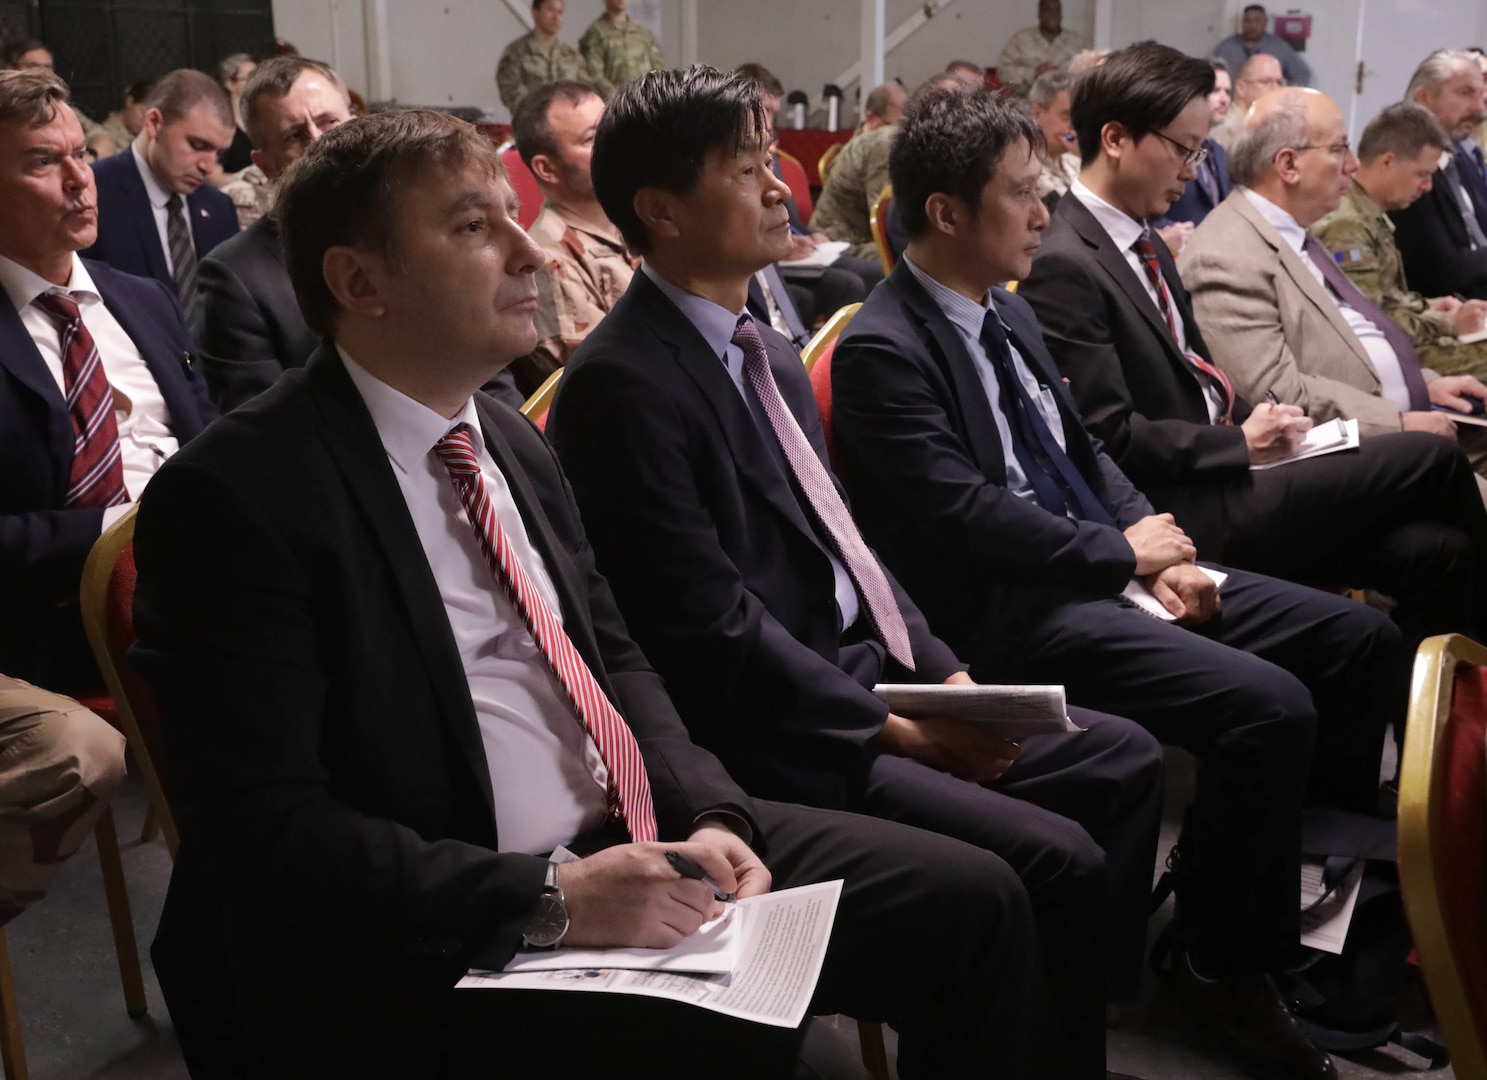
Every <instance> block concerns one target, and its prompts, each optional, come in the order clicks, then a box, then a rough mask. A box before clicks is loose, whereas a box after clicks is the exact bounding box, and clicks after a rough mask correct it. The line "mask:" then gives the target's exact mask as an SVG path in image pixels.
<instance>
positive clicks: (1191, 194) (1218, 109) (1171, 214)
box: [1156, 56, 1233, 246]
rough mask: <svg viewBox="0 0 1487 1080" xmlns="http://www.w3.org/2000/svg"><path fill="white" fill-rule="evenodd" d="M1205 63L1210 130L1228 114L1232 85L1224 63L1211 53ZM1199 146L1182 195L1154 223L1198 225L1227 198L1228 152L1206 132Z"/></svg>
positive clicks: (1228, 190) (1160, 224) (1229, 187)
mask: <svg viewBox="0 0 1487 1080" xmlns="http://www.w3.org/2000/svg"><path fill="white" fill-rule="evenodd" d="M1208 65H1209V67H1210V68H1212V69H1213V89H1212V90H1210V91H1209V92H1208V95H1207V99H1206V100H1207V103H1208V128H1209V130H1212V129H1213V128H1216V127H1218V126H1219V125H1220V124H1222V123H1223V122H1224V120H1225V119H1226V118H1227V117H1228V115H1229V104H1230V102H1231V100H1232V97H1231V90H1232V84H1231V83H1230V79H1229V65H1228V64H1226V63H1224V62H1223V61H1222V60H1220V59H1219V58H1218V57H1216V56H1213V57H1209V59H1208ZM1203 149H1204V150H1206V151H1208V153H1207V155H1206V156H1205V157H1204V158H1203V160H1202V161H1200V162H1198V163H1197V171H1198V175H1196V176H1194V177H1193V178H1192V179H1191V180H1189V181H1188V182H1187V186H1186V187H1185V188H1183V190H1182V195H1181V196H1180V197H1179V198H1178V199H1176V200H1175V201H1174V202H1173V203H1172V205H1171V206H1169V207H1167V210H1166V212H1165V213H1163V214H1162V215H1161V216H1160V217H1159V218H1158V219H1157V221H1156V224H1157V225H1158V226H1163V225H1170V224H1171V223H1173V222H1175V221H1187V222H1191V223H1192V224H1193V225H1201V224H1203V219H1204V218H1206V217H1207V216H1208V211H1210V210H1212V209H1213V208H1214V207H1215V206H1217V205H1218V204H1219V203H1221V202H1223V201H1224V200H1225V199H1227V198H1228V197H1229V192H1230V191H1232V190H1233V185H1232V184H1230V183H1229V152H1228V151H1227V150H1225V149H1224V148H1223V147H1222V146H1220V145H1219V144H1218V142H1217V141H1215V140H1214V139H1210V138H1208V137H1207V135H1206V134H1205V135H1204V138H1203ZM1179 246H1180V245H1179Z"/></svg>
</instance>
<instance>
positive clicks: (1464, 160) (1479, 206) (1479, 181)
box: [1455, 143, 1487, 233]
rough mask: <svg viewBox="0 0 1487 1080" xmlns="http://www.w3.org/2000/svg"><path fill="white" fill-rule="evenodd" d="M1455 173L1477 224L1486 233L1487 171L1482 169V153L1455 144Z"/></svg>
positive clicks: (1475, 149) (1475, 148) (1476, 149)
mask: <svg viewBox="0 0 1487 1080" xmlns="http://www.w3.org/2000/svg"><path fill="white" fill-rule="evenodd" d="M1455 157H1456V171H1457V173H1458V174H1460V176H1461V183H1462V184H1463V186H1465V188H1466V193H1467V194H1468V195H1470V196H1471V200H1472V209H1473V210H1475V211H1476V214H1477V224H1479V225H1481V226H1482V231H1483V232H1484V233H1487V171H1484V169H1483V167H1482V151H1481V150H1480V149H1479V148H1478V147H1475V146H1473V147H1471V148H1470V149H1468V148H1467V147H1466V146H1465V145H1463V144H1462V143H1457V144H1456V154H1455Z"/></svg>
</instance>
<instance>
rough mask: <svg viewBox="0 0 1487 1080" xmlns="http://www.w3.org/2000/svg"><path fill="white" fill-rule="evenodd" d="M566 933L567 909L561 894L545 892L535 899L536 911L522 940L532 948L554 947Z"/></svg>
mask: <svg viewBox="0 0 1487 1080" xmlns="http://www.w3.org/2000/svg"><path fill="white" fill-rule="evenodd" d="M567 932H568V909H567V907H565V906H564V904H563V898H562V896H561V894H559V893H557V892H545V893H543V894H542V895H541V896H539V897H538V898H537V910H536V912H534V913H533V915H532V921H531V922H530V923H528V924H527V929H526V931H525V932H524V933H523V934H522V940H523V941H525V942H526V943H527V944H528V945H531V946H532V947H533V948H537V949H545V948H548V947H549V946H552V945H556V944H557V943H558V942H559V941H561V940H562V938H563V935H564V934H566V933H567Z"/></svg>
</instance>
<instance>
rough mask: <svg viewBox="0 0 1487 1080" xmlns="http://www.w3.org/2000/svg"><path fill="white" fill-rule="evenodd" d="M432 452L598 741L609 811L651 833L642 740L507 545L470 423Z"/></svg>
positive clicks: (635, 830)
mask: <svg viewBox="0 0 1487 1080" xmlns="http://www.w3.org/2000/svg"><path fill="white" fill-rule="evenodd" d="M434 452H435V453H436V454H438V455H439V460H441V461H442V462H444V467H445V468H447V469H448V470H449V478H450V479H451V480H452V481H454V490H455V491H456V493H458V495H459V497H460V502H461V503H463V504H464V507H465V513H466V514H467V515H469V518H470V524H471V525H472V526H473V527H474V529H475V536H476V538H477V539H478V540H479V541H480V547H481V550H482V551H484V552H485V559H486V562H488V563H489V564H490V568H491V573H492V574H494V575H495V577H496V580H497V581H498V582H500V583H501V587H502V588H503V589H505V590H506V595H507V596H508V597H509V598H510V599H511V603H512V605H513V606H514V607H515V608H516V610H517V611H518V612H519V613H520V614H521V617H522V621H523V622H524V623H526V626H527V631H528V632H529V633H530V634H531V635H532V639H533V640H534V641H536V642H537V645H538V647H539V648H541V650H542V655H543V656H544V657H545V658H546V659H547V662H548V664H549V665H550V666H551V667H552V670H553V672H554V674H556V675H557V677H558V682H560V683H561V684H562V686H563V689H564V690H565V691H566V692H567V694H568V699H569V700H570V701H571V702H572V703H573V708H574V710H575V711H576V712H577V713H578V717H579V719H580V720H581V721H582V722H583V726H584V727H585V728H586V729H587V730H588V733H589V735H590V736H591V737H592V738H593V740H594V745H595V746H597V747H598V748H599V756H600V757H602V758H603V759H604V765H605V767H606V768H607V769H608V770H609V792H608V795H609V805H610V810H611V811H612V812H613V813H614V814H615V816H616V817H618V818H619V819H620V820H621V821H623V822H624V823H625V826H626V828H627V829H629V832H630V839H632V840H636V841H642V840H654V839H655V838H656V812H655V809H654V808H653V807H652V805H651V782H650V779H649V777H647V776H646V773H645V761H644V759H643V758H642V757H641V755H640V746H639V745H638V744H637V743H636V742H635V736H634V735H633V734H632V733H631V731H630V727H629V725H628V724H626V723H625V719H624V717H622V716H620V714H619V711H618V710H617V709H615V707H614V705H612V704H611V703H610V700H609V698H608V697H606V696H605V694H604V690H603V689H602V688H601V687H600V686H599V684H598V682H596V681H595V679H594V675H593V672H591V671H590V670H589V666H588V665H587V664H585V663H584V661H583V657H581V656H579V655H578V650H577V649H576V648H574V646H573V642H572V640H571V639H570V638H569V637H568V635H567V634H566V633H564V632H563V627H562V624H560V623H559V622H558V619H557V616H556V615H554V614H553V611H552V608H550V607H548V606H547V602H546V601H545V600H543V599H542V595H541V594H540V593H539V592H538V591H537V588H536V586H534V585H533V584H532V579H531V578H529V577H527V572H526V570H524V569H523V568H522V564H521V561H520V560H519V559H517V557H516V555H515V554H514V553H513V552H512V550H511V545H510V544H509V543H508V542H507V540H506V532H505V530H504V529H502V528H501V522H500V519H499V518H497V517H496V508H495V504H494V503H492V502H491V500H490V496H489V494H488V493H487V492H486V489H485V479H484V477H482V476H481V475H480V463H479V461H478V460H477V459H476V457H475V443H474V440H473V439H472V438H471V435H470V427H469V425H467V424H461V425H460V426H459V427H457V428H455V429H454V430H453V431H451V432H450V433H449V434H448V435H446V436H444V438H442V439H440V440H439V442H438V444H437V445H436V446H435V447H434Z"/></svg>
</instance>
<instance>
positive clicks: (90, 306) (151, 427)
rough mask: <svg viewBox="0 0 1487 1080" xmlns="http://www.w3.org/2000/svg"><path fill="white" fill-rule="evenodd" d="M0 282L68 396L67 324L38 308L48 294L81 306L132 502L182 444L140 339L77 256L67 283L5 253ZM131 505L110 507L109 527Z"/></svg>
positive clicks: (105, 524)
mask: <svg viewBox="0 0 1487 1080" xmlns="http://www.w3.org/2000/svg"><path fill="white" fill-rule="evenodd" d="M0 285H4V287H5V292H6V294H7V295H8V296H9V297H10V302H11V303H12V304H14V305H15V309H16V313H17V314H19V315H20V317H21V325H23V326H24V327H25V328H26V332H27V333H28V334H30V335H31V340H32V341H33V342H35V343H36V349H37V351H38V352H39V353H41V359H42V361H43V362H44V363H45V364H46V368H47V370H48V371H50V372H51V373H52V378H54V379H56V380H57V388H58V389H59V390H61V392H62V396H63V397H64V398H65V397H66V396H67V381H66V376H65V375H64V374H63V371H62V324H61V323H59V322H58V321H57V320H56V319H55V318H53V317H52V316H50V315H48V314H47V313H46V312H45V311H42V310H41V308H39V307H37V306H36V304H35V300H36V298H37V297H38V296H40V295H41V294H42V293H57V294H59V295H62V296H69V297H71V298H72V300H73V302H74V303H76V304H77V306H78V311H79V313H80V314H81V315H82V320H83V326H84V327H86V328H87V331H88V333H89V334H91V335H92V337H93V343H94V345H96V346H97V347H98V357H99V359H100V360H101V361H102V362H103V373H104V375H106V376H107V377H108V381H109V385H110V386H112V387H113V391H114V418H115V420H116V421H117V422H118V425H119V456H120V458H121V459H122V461H123V465H124V489H125V490H126V491H128V492H129V498H130V501H131V502H132V501H133V500H135V499H138V498H139V495H140V492H142V491H144V489H145V483H146V482H147V481H148V480H149V479H150V477H152V476H154V475H155V470H156V469H158V468H160V465H161V463H162V462H163V461H165V459H166V458H168V457H170V455H171V454H174V453H175V452H176V450H177V449H178V448H179V447H180V443H179V442H177V441H176V437H175V436H174V435H172V434H171V431H170V410H169V409H167V408H166V406H165V398H164V397H163V396H162V395H161V393H160V387H159V386H158V385H156V383H155V376H154V375H152V374H150V368H149V365H147V364H146V363H145V358H144V357H143V356H141V355H140V352H139V349H138V348H137V347H136V346H135V344H134V341H133V340H132V339H131V338H130V337H129V335H128V334H127V333H125V332H124V328H123V327H122V326H120V325H119V321H118V320H117V319H115V318H114V317H113V314H112V313H111V312H110V311H109V310H108V306H107V305H106V304H104V302H103V297H102V296H100V295H99V293H98V290H97V288H96V287H94V285H93V279H92V278H91V277H89V276H88V269H87V267H85V266H84V265H83V261H82V260H81V259H80V258H78V257H77V255H76V254H74V255H73V256H72V276H71V277H70V278H69V279H68V282H67V285H66V286H65V287H64V286H57V285H53V284H52V283H51V282H49V281H47V280H46V279H45V278H43V277H42V276H41V275H39V274H35V273H32V272H31V271H30V270H27V269H26V268H25V267H24V266H22V265H20V263H17V262H13V261H12V260H10V259H7V258H4V257H3V256H0ZM128 509H129V506H128V504H127V503H126V504H124V505H122V506H110V507H108V508H107V509H106V510H104V512H103V527H104V528H105V529H106V528H108V527H109V526H110V525H112V524H113V523H114V522H115V521H117V520H118V519H119V518H120V517H122V516H123V515H124V513H125V512H126V511H128Z"/></svg>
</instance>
